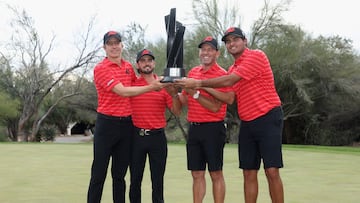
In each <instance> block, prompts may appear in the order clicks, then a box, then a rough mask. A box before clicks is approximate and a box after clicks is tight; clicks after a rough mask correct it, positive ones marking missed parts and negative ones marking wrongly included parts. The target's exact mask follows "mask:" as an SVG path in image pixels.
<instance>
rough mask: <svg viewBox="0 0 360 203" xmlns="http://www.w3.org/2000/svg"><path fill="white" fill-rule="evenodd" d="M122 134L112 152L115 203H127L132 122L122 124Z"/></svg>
mask: <svg viewBox="0 0 360 203" xmlns="http://www.w3.org/2000/svg"><path fill="white" fill-rule="evenodd" d="M118 125H119V126H120V132H118V134H117V136H116V138H113V139H112V141H113V142H115V144H114V146H113V152H112V164H111V175H112V179H113V201H114V203H125V190H126V182H125V175H126V173H127V169H128V167H129V164H130V154H131V139H132V138H131V137H132V133H133V126H132V123H131V121H130V122H125V121H124V122H120V123H118Z"/></svg>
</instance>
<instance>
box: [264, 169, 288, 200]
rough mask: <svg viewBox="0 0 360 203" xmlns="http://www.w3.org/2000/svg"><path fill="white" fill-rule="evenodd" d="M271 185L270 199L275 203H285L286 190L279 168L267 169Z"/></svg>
mask: <svg viewBox="0 0 360 203" xmlns="http://www.w3.org/2000/svg"><path fill="white" fill-rule="evenodd" d="M265 174H266V178H267V181H268V184H269V191H270V197H271V200H272V202H273V203H284V189H283V184H282V181H281V177H280V172H279V169H278V168H267V169H265Z"/></svg>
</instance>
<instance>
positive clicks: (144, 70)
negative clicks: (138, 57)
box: [138, 66, 154, 75]
mask: <svg viewBox="0 0 360 203" xmlns="http://www.w3.org/2000/svg"><path fill="white" fill-rule="evenodd" d="M138 72H139V73H142V74H146V75H147V74H152V73H153V72H154V69H153V68H151V67H150V66H146V67H144V68H142V69H140V68H139V69H138Z"/></svg>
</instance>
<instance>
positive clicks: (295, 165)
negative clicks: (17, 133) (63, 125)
mask: <svg viewBox="0 0 360 203" xmlns="http://www.w3.org/2000/svg"><path fill="white" fill-rule="evenodd" d="M283 152H284V162H285V167H284V168H283V169H281V175H282V179H283V183H284V187H285V200H286V201H285V202H287V203H303V202H306V203H319V202H326V203H335V202H336V203H344V202H346V203H355V202H360V195H359V194H360V148H351V147H319V146H295V145H285V146H284V150H283ZM91 161H92V144H91V143H86V144H55V143H0V202H1V203H20V202H21V203H23V202H26V203H83V202H86V192H87V187H88V183H89V176H90V166H91ZM224 175H225V181H226V200H225V202H227V203H234V202H243V190H242V188H243V180H242V173H241V170H240V169H239V168H238V161H237V146H236V145H226V147H225V157H224ZM128 180H129V177H128V176H127V183H129V182H128ZM259 183H260V185H259V197H258V202H260V203H263V202H270V198H269V195H268V188H267V182H266V179H265V176H264V173H263V171H262V170H261V171H260V172H259ZM191 187H192V179H191V175H190V173H189V171H187V169H186V152H185V145H184V144H169V155H168V162H167V169H166V175H165V201H166V202H169V203H190V202H192V192H191V191H192V190H191ZM142 189H143V202H144V203H149V202H151V201H150V199H151V197H150V195H151V185H150V180H149V171H148V168H146V171H145V174H144V181H143V188H142ZM102 202H103V203H111V202H112V197H111V177H110V176H109V173H108V177H107V179H106V183H105V188H104V193H103V201H102ZM209 202H212V192H211V181H210V179H209V176H208V174H207V194H206V197H205V200H204V203H209Z"/></svg>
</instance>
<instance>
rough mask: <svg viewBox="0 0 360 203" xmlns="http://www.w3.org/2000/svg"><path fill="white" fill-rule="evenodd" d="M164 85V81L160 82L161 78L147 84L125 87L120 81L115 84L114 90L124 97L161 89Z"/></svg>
mask: <svg viewBox="0 0 360 203" xmlns="http://www.w3.org/2000/svg"><path fill="white" fill-rule="evenodd" d="M162 87H163V83H160V80H155V81H154V82H152V83H150V84H149V85H146V86H131V87H125V86H124V85H123V84H122V83H119V84H117V85H115V86H114V88H113V89H112V91H113V92H114V93H116V94H118V95H120V96H122V97H132V96H137V95H140V94H143V93H146V92H150V91H154V90H160V89H161V88H162Z"/></svg>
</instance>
